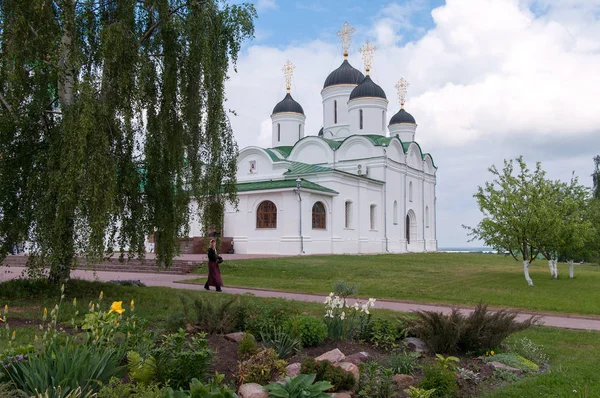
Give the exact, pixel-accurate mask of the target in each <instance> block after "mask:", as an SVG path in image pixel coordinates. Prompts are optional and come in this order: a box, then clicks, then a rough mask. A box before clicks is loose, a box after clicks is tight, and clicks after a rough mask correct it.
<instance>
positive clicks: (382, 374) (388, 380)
mask: <svg viewBox="0 0 600 398" xmlns="http://www.w3.org/2000/svg"><path fill="white" fill-rule="evenodd" d="M359 371H360V377H359V381H358V396H359V397H365V398H371V397H376V398H391V397H395V396H396V392H395V391H394V381H393V379H392V377H393V376H394V371H393V370H392V369H388V368H384V367H382V366H380V365H379V364H378V363H377V362H363V363H361V364H360V366H359Z"/></svg>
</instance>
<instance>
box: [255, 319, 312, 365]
mask: <svg viewBox="0 0 600 398" xmlns="http://www.w3.org/2000/svg"><path fill="white" fill-rule="evenodd" d="M260 338H261V340H262V341H263V343H265V344H266V345H267V346H269V347H271V348H273V349H274V350H275V352H277V356H279V358H288V357H291V356H292V355H294V354H296V353H298V352H300V349H301V348H302V342H301V341H300V338H299V337H296V336H292V335H291V334H289V333H286V332H285V330H283V328H282V327H276V326H274V327H273V328H272V329H271V330H269V331H264V332H260Z"/></svg>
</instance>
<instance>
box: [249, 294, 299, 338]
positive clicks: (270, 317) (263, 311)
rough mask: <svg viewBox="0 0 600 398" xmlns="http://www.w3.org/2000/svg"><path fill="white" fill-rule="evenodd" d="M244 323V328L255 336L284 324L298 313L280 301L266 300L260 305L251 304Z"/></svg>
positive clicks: (295, 309)
mask: <svg viewBox="0 0 600 398" xmlns="http://www.w3.org/2000/svg"><path fill="white" fill-rule="evenodd" d="M249 312H250V314H249V315H248V317H247V319H246V323H245V330H247V331H248V332H250V333H252V334H253V335H254V336H256V337H260V335H261V332H267V333H268V332H269V331H270V330H272V329H273V328H277V327H283V326H285V324H286V322H287V321H288V319H289V318H290V317H292V316H295V315H297V314H298V312H299V310H298V309H297V308H294V307H290V306H287V305H282V303H280V302H272V301H267V302H264V303H262V304H261V305H253V306H251V307H250V308H249Z"/></svg>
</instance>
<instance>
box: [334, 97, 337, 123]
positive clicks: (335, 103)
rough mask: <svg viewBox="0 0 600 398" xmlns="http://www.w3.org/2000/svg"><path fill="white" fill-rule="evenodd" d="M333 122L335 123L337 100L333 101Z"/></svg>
mask: <svg viewBox="0 0 600 398" xmlns="http://www.w3.org/2000/svg"><path fill="white" fill-rule="evenodd" d="M333 123H334V124H337V101H336V100H334V101H333Z"/></svg>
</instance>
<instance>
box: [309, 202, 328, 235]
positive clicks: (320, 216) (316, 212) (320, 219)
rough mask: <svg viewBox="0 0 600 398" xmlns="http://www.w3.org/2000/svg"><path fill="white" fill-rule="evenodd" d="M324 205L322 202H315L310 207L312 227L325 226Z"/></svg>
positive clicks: (320, 227)
mask: <svg viewBox="0 0 600 398" xmlns="http://www.w3.org/2000/svg"><path fill="white" fill-rule="evenodd" d="M325 217H326V213H325V205H323V203H322V202H316V203H315V204H314V205H313V208H312V227H313V229H325V227H326V220H325Z"/></svg>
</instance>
